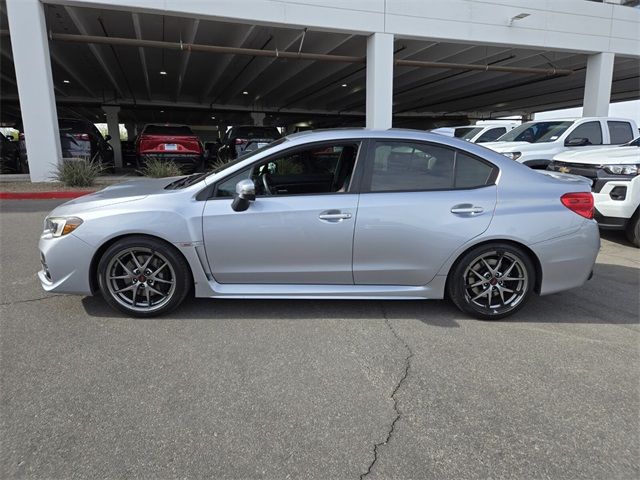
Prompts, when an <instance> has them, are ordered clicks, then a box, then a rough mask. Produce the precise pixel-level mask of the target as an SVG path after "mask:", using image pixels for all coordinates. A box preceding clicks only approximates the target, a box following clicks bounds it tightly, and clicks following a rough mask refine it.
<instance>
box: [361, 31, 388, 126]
mask: <svg viewBox="0 0 640 480" xmlns="http://www.w3.org/2000/svg"><path fill="white" fill-rule="evenodd" d="M392 108H393V34H391V33H374V34H373V35H371V36H370V37H369V38H368V39H367V112H366V113H367V122H366V125H367V128H376V129H382V130H386V129H388V128H391V121H392V116H393V110H392Z"/></svg>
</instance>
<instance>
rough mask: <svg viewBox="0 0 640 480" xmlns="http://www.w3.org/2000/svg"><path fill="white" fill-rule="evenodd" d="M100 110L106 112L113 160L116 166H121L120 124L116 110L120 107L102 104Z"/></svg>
mask: <svg viewBox="0 0 640 480" xmlns="http://www.w3.org/2000/svg"><path fill="white" fill-rule="evenodd" d="M102 110H103V111H104V113H106V114H107V129H108V131H109V135H111V140H109V144H111V146H112V147H113V160H114V162H115V164H116V168H122V149H121V146H120V125H119V124H118V112H119V111H120V107H118V106H117V105H103V106H102Z"/></svg>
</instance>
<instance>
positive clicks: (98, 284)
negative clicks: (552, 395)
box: [39, 129, 600, 319]
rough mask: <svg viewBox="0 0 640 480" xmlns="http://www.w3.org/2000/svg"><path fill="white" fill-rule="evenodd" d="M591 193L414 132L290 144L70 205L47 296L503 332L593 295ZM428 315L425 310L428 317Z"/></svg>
mask: <svg viewBox="0 0 640 480" xmlns="http://www.w3.org/2000/svg"><path fill="white" fill-rule="evenodd" d="M592 216H593V198H592V196H591V193H590V184H589V181H588V180H586V179H584V178H581V177H575V176H571V175H564V174H557V173H552V172H540V171H534V170H530V169H529V168H527V167H525V166H523V165H521V164H520V163H518V162H514V161H512V160H509V159H508V158H506V157H504V156H502V155H500V154H498V153H495V152H492V151H490V150H488V149H485V148H484V147H481V146H478V145H474V144H472V143H468V142H464V141H460V140H457V139H454V138H447V137H443V136H440V135H434V134H429V133H424V132H418V131H410V130H387V131H375V130H360V129H352V130H333V131H330V130H327V131H317V132H306V133H301V134H296V135H291V136H288V137H285V138H282V139H280V140H278V141H276V142H274V143H271V144H270V145H268V146H266V147H263V148H261V149H258V150H255V151H253V152H251V153H250V154H248V155H246V156H244V157H241V158H239V159H237V160H236V161H234V162H232V163H229V164H227V165H225V166H223V167H222V168H219V169H217V170H214V171H212V172H207V173H204V174H195V175H191V176H187V177H179V178H170V179H159V180H136V181H131V182H126V183H122V184H118V185H114V186H111V187H108V188H105V189H104V190H101V191H98V192H96V193H93V194H90V195H86V196H84V197H80V198H78V199H76V200H73V201H70V202H68V203H65V204H64V205H61V206H59V207H58V208H56V209H55V210H54V211H52V212H51V213H50V214H49V216H48V217H47V219H46V220H45V225H44V232H43V234H42V237H41V239H40V244H39V247H40V254H41V255H40V256H41V261H42V270H41V271H40V272H39V277H40V281H41V282H42V286H43V288H44V289H45V290H47V291H50V292H58V293H76V294H81V295H91V294H94V293H97V292H100V293H101V294H102V296H103V297H104V299H105V300H106V301H107V302H108V303H109V304H110V305H111V306H113V307H115V308H116V309H119V310H121V311H123V312H125V313H127V314H129V315H132V316H139V317H149V316H153V315H159V314H162V313H166V312H168V311H170V310H172V309H174V308H176V307H177V306H178V305H179V304H180V303H182V301H183V300H184V299H185V298H186V297H187V295H188V294H189V293H190V292H193V294H195V296H196V297H208V298H324V299H336V298H351V299H364V298H375V299H389V300H391V299H416V300H417V299H442V298H445V297H447V298H449V299H451V301H452V302H453V303H454V304H455V305H456V306H458V307H459V308H460V309H461V310H462V311H464V312H466V313H467V314H469V315H472V316H474V317H476V318H481V319H499V318H503V317H505V316H507V315H510V314H512V313H514V312H516V311H517V310H518V309H520V308H521V307H522V306H523V305H524V304H525V302H526V301H527V299H528V298H530V297H531V295H533V294H534V293H535V294H539V295H546V294H550V293H555V292H560V291H563V290H567V289H570V288H575V287H579V286H581V285H582V284H583V283H584V282H586V281H587V280H588V279H589V278H590V276H591V273H592V269H593V264H594V262H595V259H596V255H597V253H598V249H599V246H600V238H599V235H598V227H597V224H596V222H595V221H594V220H593V219H592ZM425 308H428V307H425Z"/></svg>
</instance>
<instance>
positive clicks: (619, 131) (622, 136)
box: [607, 121, 633, 145]
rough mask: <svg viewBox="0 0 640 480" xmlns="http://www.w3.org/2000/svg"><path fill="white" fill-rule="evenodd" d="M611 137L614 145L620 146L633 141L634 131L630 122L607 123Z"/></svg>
mask: <svg viewBox="0 0 640 480" xmlns="http://www.w3.org/2000/svg"><path fill="white" fill-rule="evenodd" d="M607 126H608V127H609V137H610V138H611V144H612V145H619V144H622V143H627V142H630V141H631V140H633V129H632V128H631V124H630V123H628V122H616V121H607Z"/></svg>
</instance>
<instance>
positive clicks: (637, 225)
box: [547, 137, 640, 247]
mask: <svg viewBox="0 0 640 480" xmlns="http://www.w3.org/2000/svg"><path fill="white" fill-rule="evenodd" d="M547 168H548V170H553V171H556V172H562V173H571V174H575V175H582V176H583V177H588V178H590V179H591V182H592V187H591V190H592V193H593V197H594V199H595V207H596V209H595V216H594V218H595V219H596V220H597V221H598V224H599V225H600V227H601V228H605V229H617V230H625V231H626V233H627V237H628V238H629V241H630V242H632V243H633V244H634V245H635V246H636V247H640V210H639V208H638V206H639V205H640V137H638V138H637V139H636V140H634V141H633V142H630V143H627V144H625V145H621V146H619V147H613V148H603V149H598V150H586V151H581V152H565V153H561V154H559V155H556V156H555V157H554V158H553V161H552V162H551V163H550V164H549V166H548V167H547Z"/></svg>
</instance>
